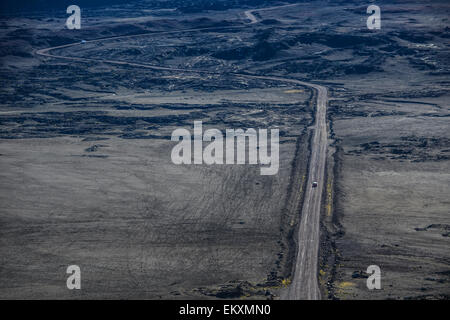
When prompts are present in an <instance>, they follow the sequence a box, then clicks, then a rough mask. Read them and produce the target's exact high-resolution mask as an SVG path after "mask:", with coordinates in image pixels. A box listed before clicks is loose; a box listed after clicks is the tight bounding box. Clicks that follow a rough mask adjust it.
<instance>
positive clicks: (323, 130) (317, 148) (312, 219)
mask: <svg viewBox="0 0 450 320" xmlns="http://www.w3.org/2000/svg"><path fill="white" fill-rule="evenodd" d="M294 5H296V4H294ZM288 6H293V5H285V6H277V7H271V8H263V9H254V10H248V11H245V15H246V16H247V18H248V19H250V21H251V22H250V23H251V24H254V23H257V22H258V20H257V18H256V17H255V16H254V15H253V12H256V11H265V10H271V9H276V8H282V7H288ZM232 28H233V27H232ZM238 28H240V27H238ZM212 29H219V28H198V29H188V30H180V31H170V32H159V33H146V34H138V35H127V36H115V37H108V38H100V39H95V40H87V41H85V42H84V43H94V42H100V41H107V40H113V39H114V40H117V39H126V38H133V37H142V36H146V35H161V34H171V33H182V32H194V31H200V30H212ZM222 29H223V28H222ZM84 43H81V42H75V43H71V44H66V45H62V46H56V47H51V48H47V49H41V50H37V51H36V54H38V55H40V56H44V57H48V58H56V59H64V60H70V61H77V62H99V63H108V64H113V65H119V66H130V67H137V68H146V69H153V70H164V71H172V72H186V73H196V74H209V75H218V74H217V73H215V72H211V71H206V70H189V69H181V68H171V67H163V66H157V65H152V64H146V63H134V62H127V61H118V60H103V59H91V58H80V57H71V56H61V55H56V54H52V53H51V52H52V51H54V50H57V49H64V48H69V47H73V46H78V45H84ZM228 75H234V76H236V77H243V78H247V79H260V80H268V81H278V82H283V83H290V84H295V85H301V86H306V87H310V88H312V89H314V90H315V91H316V93H317V95H316V96H317V107H316V114H315V123H314V125H313V127H312V129H313V130H314V134H313V138H312V143H311V156H310V162H309V172H308V178H307V187H306V191H305V196H304V202H303V208H302V214H301V220H300V226H299V229H298V238H297V244H298V252H297V255H296V261H295V264H294V268H295V269H294V274H293V277H292V279H291V285H290V286H289V287H287V288H286V289H285V290H284V291H283V292H282V294H281V299H286V300H300V299H311V300H313V299H314V300H316V299H320V298H321V297H320V290H319V286H318V276H317V270H318V252H319V240H320V239H319V226H320V211H321V199H322V193H323V184H324V176H325V163H326V154H327V124H326V108H327V103H328V91H327V89H326V88H325V87H323V86H320V85H318V84H314V83H308V82H304V81H300V80H295V79H290V78H282V77H276V76H259V75H251V74H244V73H228ZM314 181H317V182H318V186H317V187H316V188H313V187H312V183H313V182H314Z"/></svg>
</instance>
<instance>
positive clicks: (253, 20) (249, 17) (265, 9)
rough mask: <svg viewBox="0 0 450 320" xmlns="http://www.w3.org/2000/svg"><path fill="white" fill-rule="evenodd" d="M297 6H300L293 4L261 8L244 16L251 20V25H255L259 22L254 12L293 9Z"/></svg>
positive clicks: (248, 11)
mask: <svg viewBox="0 0 450 320" xmlns="http://www.w3.org/2000/svg"><path fill="white" fill-rule="evenodd" d="M296 5H298V4H297V3H293V4H287V5H283V6H276V7H268V8H261V9H251V10H247V11H245V12H244V14H245V16H246V17H247V19H249V20H250V24H254V23H257V22H258V18H256V17H255V15H254V14H253V13H254V12H261V11H268V10H274V9H279V8H286V7H292V6H296Z"/></svg>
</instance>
